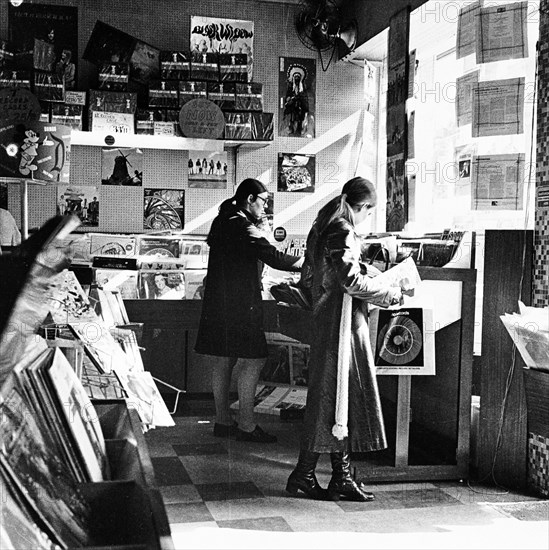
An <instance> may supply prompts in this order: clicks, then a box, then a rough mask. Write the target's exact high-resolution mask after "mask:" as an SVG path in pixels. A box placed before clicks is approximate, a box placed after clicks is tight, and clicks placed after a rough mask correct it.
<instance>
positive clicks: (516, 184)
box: [471, 153, 524, 210]
mask: <svg viewBox="0 0 549 550" xmlns="http://www.w3.org/2000/svg"><path fill="white" fill-rule="evenodd" d="M472 168H473V170H472V179H471V184H472V193H471V209H472V210H522V208H523V200H522V195H523V187H524V153H518V154H514V155H484V156H477V157H473V165H472Z"/></svg>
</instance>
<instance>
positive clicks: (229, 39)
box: [190, 15, 254, 82]
mask: <svg viewBox="0 0 549 550" xmlns="http://www.w3.org/2000/svg"><path fill="white" fill-rule="evenodd" d="M190 46H191V58H194V59H196V57H197V56H200V55H202V54H205V53H209V52H215V53H235V54H246V55H247V56H248V82H251V81H252V80H253V59H254V54H253V51H254V22H253V21H242V20H239V19H223V18H218V17H203V16H198V15H192V16H191V45H190Z"/></svg>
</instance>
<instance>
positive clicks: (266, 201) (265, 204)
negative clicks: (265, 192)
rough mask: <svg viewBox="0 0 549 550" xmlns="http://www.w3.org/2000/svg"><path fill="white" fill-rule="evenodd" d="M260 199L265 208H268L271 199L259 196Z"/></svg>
mask: <svg viewBox="0 0 549 550" xmlns="http://www.w3.org/2000/svg"><path fill="white" fill-rule="evenodd" d="M256 198H258V199H261V200H262V201H263V206H267V203H268V202H269V199H264V198H263V197H260V196H259V195H257V197H256Z"/></svg>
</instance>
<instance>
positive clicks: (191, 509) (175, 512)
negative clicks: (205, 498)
mask: <svg viewBox="0 0 549 550" xmlns="http://www.w3.org/2000/svg"><path fill="white" fill-rule="evenodd" d="M165 507H166V514H167V515H168V521H169V522H170V524H172V523H194V522H198V521H200V522H204V521H211V520H213V518H212V515H211V514H210V511H209V510H208V508H207V507H206V505H205V504H204V503H203V502H188V503H178V504H166V505H165Z"/></svg>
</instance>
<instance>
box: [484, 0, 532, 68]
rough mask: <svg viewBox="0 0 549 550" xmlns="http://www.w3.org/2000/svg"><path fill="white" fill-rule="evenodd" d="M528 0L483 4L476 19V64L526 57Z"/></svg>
mask: <svg viewBox="0 0 549 550" xmlns="http://www.w3.org/2000/svg"><path fill="white" fill-rule="evenodd" d="M527 10H528V2H516V3H514V4H508V5H506V6H492V7H487V8H482V9H481V10H480V13H479V15H478V17H477V18H476V19H477V21H476V23H477V37H478V40H477V64H480V63H489V62H491V61H501V60H503V59H519V58H523V57H528V34H527V32H528V31H527V25H526V23H527V20H528V14H527Z"/></svg>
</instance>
